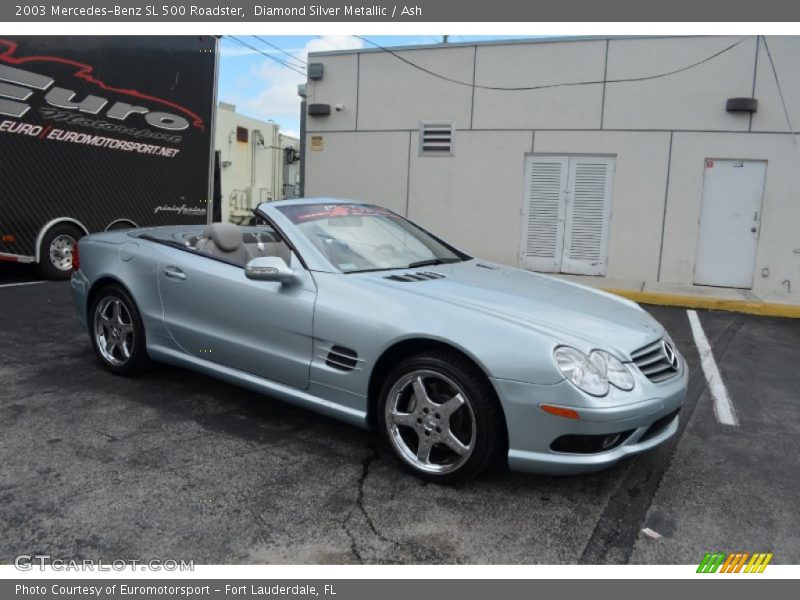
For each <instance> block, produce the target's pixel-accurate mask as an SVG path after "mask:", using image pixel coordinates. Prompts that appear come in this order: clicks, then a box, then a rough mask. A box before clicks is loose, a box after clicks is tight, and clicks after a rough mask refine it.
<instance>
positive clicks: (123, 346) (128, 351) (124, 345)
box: [119, 340, 131, 360]
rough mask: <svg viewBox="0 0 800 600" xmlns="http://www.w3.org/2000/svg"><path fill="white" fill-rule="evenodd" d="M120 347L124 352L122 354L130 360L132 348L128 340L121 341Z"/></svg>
mask: <svg viewBox="0 0 800 600" xmlns="http://www.w3.org/2000/svg"><path fill="white" fill-rule="evenodd" d="M119 349H120V351H121V352H122V356H123V357H125V360H128V359H129V358H130V357H131V349H130V347H129V346H128V342H126V341H125V340H123V341H121V342H120V343H119Z"/></svg>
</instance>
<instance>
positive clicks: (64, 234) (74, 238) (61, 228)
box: [38, 223, 83, 280]
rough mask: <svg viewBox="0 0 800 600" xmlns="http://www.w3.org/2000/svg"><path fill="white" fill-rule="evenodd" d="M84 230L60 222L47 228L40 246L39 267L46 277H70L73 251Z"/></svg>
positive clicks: (57, 278) (55, 278)
mask: <svg viewBox="0 0 800 600" xmlns="http://www.w3.org/2000/svg"><path fill="white" fill-rule="evenodd" d="M82 237H83V231H81V230H80V229H78V228H77V227H75V226H74V225H67V224H64V223H62V224H60V225H55V226H54V227H51V228H50V229H48V230H47V233H45V235H44V237H43V238H42V245H41V246H40V247H39V264H38V269H39V273H40V274H41V275H42V277H44V278H46V279H53V280H59V279H69V277H70V275H72V252H73V251H74V250H75V245H76V244H77V243H78V240H79V239H81V238H82Z"/></svg>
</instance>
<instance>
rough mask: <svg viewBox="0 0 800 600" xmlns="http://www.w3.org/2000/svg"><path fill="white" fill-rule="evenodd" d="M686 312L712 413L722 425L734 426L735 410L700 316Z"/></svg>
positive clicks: (690, 311)
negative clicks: (710, 400) (712, 408)
mask: <svg viewBox="0 0 800 600" xmlns="http://www.w3.org/2000/svg"><path fill="white" fill-rule="evenodd" d="M686 314H687V315H688V317H689V324H690V325H691V326H692V336H694V343H695V345H696V346H697V351H698V353H699V354H700V366H702V367H703V374H705V376H706V381H707V382H708V389H709V391H710V392H711V398H712V399H713V400H714V415H716V417H717V421H719V422H720V423H722V424H723V425H731V426H733V427H736V426H738V425H739V419H738V418H737V417H736V410H735V409H734V407H733V402H731V399H730V396H728V390H727V389H726V388H725V383H724V382H723V381H722V376H721V375H720V374H719V369H718V368H717V363H716V361H714V354H713V353H712V352H711V344H709V343H708V338H706V334H705V333H704V332H703V326H702V325H700V318H699V317H698V316H697V313H696V312H695V311H693V310H687V311H686Z"/></svg>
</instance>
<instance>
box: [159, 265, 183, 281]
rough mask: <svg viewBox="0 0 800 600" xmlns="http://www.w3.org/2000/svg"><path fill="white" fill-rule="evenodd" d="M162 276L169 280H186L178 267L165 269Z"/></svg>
mask: <svg viewBox="0 0 800 600" xmlns="http://www.w3.org/2000/svg"><path fill="white" fill-rule="evenodd" d="M164 275H165V276H167V277H169V278H170V279H178V280H180V281H183V280H184V279H186V273H184V272H183V271H181V270H180V269H179V268H178V267H172V266H169V267H165V268H164Z"/></svg>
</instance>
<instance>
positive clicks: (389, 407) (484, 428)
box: [378, 351, 507, 484]
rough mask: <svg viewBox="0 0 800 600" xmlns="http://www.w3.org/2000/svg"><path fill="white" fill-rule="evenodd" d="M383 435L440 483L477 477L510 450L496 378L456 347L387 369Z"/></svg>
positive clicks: (418, 471)
mask: <svg viewBox="0 0 800 600" xmlns="http://www.w3.org/2000/svg"><path fill="white" fill-rule="evenodd" d="M378 420H379V425H380V431H381V435H382V436H383V438H384V440H385V441H386V443H388V445H389V446H390V447H391V448H392V450H393V451H394V453H395V455H396V456H397V458H398V459H399V460H400V462H401V464H402V465H403V466H404V467H405V468H407V469H408V470H410V471H411V472H412V473H413V474H415V475H416V476H418V477H421V478H422V479H426V480H428V481H434V482H437V483H445V484H447V483H455V482H458V481H463V480H467V479H472V478H474V477H477V476H478V475H479V474H480V473H482V472H483V471H485V470H486V469H488V468H489V467H491V466H493V465H497V464H500V463H501V462H502V461H503V459H504V458H505V454H506V452H507V442H506V437H507V436H506V426H505V420H504V417H503V413H502V409H501V408H500V403H499V401H498V399H497V395H496V394H495V392H494V389H493V388H492V386H491V384H490V383H489V381H488V380H487V378H486V377H485V376H484V374H483V373H481V372H480V370H478V369H477V368H476V367H475V366H474V365H473V364H472V363H471V362H470V361H468V360H467V359H466V358H464V357H463V356H461V355H460V354H458V353H456V352H450V351H437V352H428V353H424V354H419V355H416V356H413V357H410V358H407V359H406V360H404V361H402V362H400V363H399V364H398V365H397V366H396V367H395V368H394V369H393V370H392V371H391V372H390V373H389V375H388V377H387V378H386V382H385V383H384V385H383V387H382V389H381V392H380V399H379V411H378Z"/></svg>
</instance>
